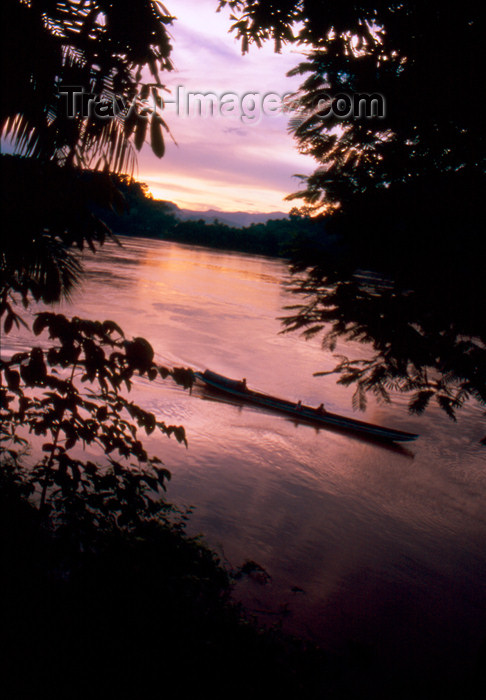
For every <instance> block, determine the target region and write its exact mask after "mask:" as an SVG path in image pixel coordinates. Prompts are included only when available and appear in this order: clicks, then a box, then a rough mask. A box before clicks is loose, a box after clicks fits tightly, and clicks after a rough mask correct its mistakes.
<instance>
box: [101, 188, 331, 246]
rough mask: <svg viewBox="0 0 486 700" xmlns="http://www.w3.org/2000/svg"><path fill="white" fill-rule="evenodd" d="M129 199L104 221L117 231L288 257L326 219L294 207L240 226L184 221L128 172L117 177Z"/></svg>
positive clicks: (172, 207)
mask: <svg viewBox="0 0 486 700" xmlns="http://www.w3.org/2000/svg"><path fill="white" fill-rule="evenodd" d="M114 177H115V179H116V185H117V187H118V189H119V190H120V191H121V192H122V194H123V197H124V200H125V211H124V212H122V213H120V212H114V211H112V212H109V213H108V214H106V213H105V212H104V217H103V218H104V220H105V221H106V223H107V224H108V225H109V226H110V228H111V229H112V230H113V232H114V233H115V234H116V233H118V234H121V235H127V236H143V237H146V238H158V239H161V240H169V241H176V242H177V243H189V244H192V245H200V246H206V247H209V248H217V249H220V250H233V251H237V252H242V253H253V254H256V255H268V256H270V257H278V258H286V257H289V256H290V255H291V253H292V250H293V248H294V245H295V244H296V243H297V242H298V241H301V240H302V238H303V237H306V238H307V237H309V236H311V237H316V236H322V222H318V221H317V220H316V219H311V218H310V217H307V216H305V215H302V214H300V213H297V211H295V212H294V211H293V212H291V214H290V216H289V217H288V218H282V219H270V220H269V221H266V222H265V223H259V224H251V225H250V226H244V227H238V226H229V225H228V224H226V223H224V222H222V221H218V220H217V219H216V220H215V221H213V222H210V221H206V220H204V219H198V220H186V221H182V220H181V219H180V218H179V217H178V216H177V210H176V209H175V208H174V206H173V205H172V204H171V202H166V201H163V200H157V199H154V198H153V197H152V195H151V194H150V193H149V190H148V187H147V186H146V185H145V184H144V183H142V182H138V181H136V180H134V179H133V178H131V177H129V176H126V175H117V176H114Z"/></svg>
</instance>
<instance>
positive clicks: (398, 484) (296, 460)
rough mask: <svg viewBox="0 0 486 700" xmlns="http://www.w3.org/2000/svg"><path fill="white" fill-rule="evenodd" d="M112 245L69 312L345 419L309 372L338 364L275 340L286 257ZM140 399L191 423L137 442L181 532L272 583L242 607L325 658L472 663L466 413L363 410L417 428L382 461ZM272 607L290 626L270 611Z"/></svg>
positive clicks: (417, 664)
mask: <svg viewBox="0 0 486 700" xmlns="http://www.w3.org/2000/svg"><path fill="white" fill-rule="evenodd" d="M122 240H123V247H122V248H119V247H117V246H115V245H114V244H111V243H110V244H108V245H106V246H105V247H104V249H103V250H102V251H101V252H100V253H99V254H98V255H96V256H95V257H93V256H91V255H90V256H86V266H87V271H88V274H87V276H86V279H85V281H84V284H83V287H82V288H81V289H80V290H79V291H78V292H76V294H75V295H74V298H73V301H72V304H71V305H70V306H68V305H66V304H64V305H63V306H62V308H63V311H64V312H66V313H70V314H73V315H74V314H76V315H79V316H86V317H92V318H98V319H99V320H104V319H105V318H110V319H112V320H115V321H117V322H119V323H120V325H122V327H123V328H124V330H125V332H126V333H127V334H128V335H132V336H137V335H142V336H145V337H146V338H148V339H149V340H150V341H151V343H152V345H153V347H154V349H155V351H156V357H157V360H158V361H160V362H163V363H167V364H170V365H183V366H190V367H193V368H195V369H201V370H204V369H205V368H210V369H212V370H214V371H216V372H220V373H222V374H225V375H227V376H230V377H233V378H242V377H246V378H247V382H248V385H249V386H250V387H252V388H258V389H260V390H263V391H267V392H270V393H273V394H276V395H279V396H281V397H284V398H288V399H292V400H298V399H301V400H302V401H303V402H306V403H310V404H315V405H318V404H319V403H320V402H321V401H324V402H325V404H326V407H327V408H328V409H329V410H331V411H335V412H339V413H343V414H347V415H355V416H356V414H355V413H353V411H352V409H351V390H349V389H345V388H343V387H339V386H337V385H336V383H335V379H334V378H332V377H326V378H315V377H313V372H316V371H319V370H325V369H330V368H331V367H332V366H334V364H335V360H334V358H333V357H332V355H331V354H330V353H329V352H324V351H323V350H322V349H321V348H320V346H319V342H318V340H314V341H312V342H307V341H305V340H304V339H303V338H302V337H299V336H298V335H295V334H285V335H282V334H280V333H279V331H280V330H281V325H280V322H279V321H278V320H277V317H278V316H280V315H282V307H283V306H284V305H285V304H288V303H292V302H294V299H292V298H290V297H289V296H288V295H286V293H285V292H284V291H283V289H282V285H281V282H282V280H283V279H284V277H285V274H286V269H285V265H284V263H283V262H281V261H276V260H271V259H267V258H263V257H252V256H245V255H241V254H230V253H225V252H221V251H210V250H206V249H202V248H195V247H190V246H182V245H177V244H173V243H167V242H160V241H153V240H145V239H130V238H124V239H122ZM338 351H339V348H338ZM348 352H350V354H353V353H354V354H355V355H356V356H357V353H359V352H363V350H361V349H360V348H351V349H350V350H349V349H348ZM135 393H136V398H137V400H138V401H139V402H140V403H141V404H142V405H143V406H144V407H146V408H148V409H150V410H152V411H154V412H155V413H156V414H157V415H158V416H159V417H160V418H163V419H164V420H165V421H166V422H168V423H177V424H183V425H184V426H185V428H186V431H187V435H188V440H189V447H188V449H187V450H186V449H185V448H184V447H181V446H179V445H178V444H177V443H175V441H173V440H168V439H167V438H164V437H160V438H151V439H150V443H149V446H150V448H151V449H152V450H153V451H155V452H156V453H157V454H158V455H159V456H160V457H161V458H162V459H163V460H164V462H165V464H166V466H167V467H168V468H169V469H170V470H171V472H172V474H173V478H172V481H171V483H170V486H169V498H170V499H171V500H173V501H174V502H176V503H184V504H187V505H194V506H195V510H194V514H193V516H192V518H191V523H190V529H191V531H192V532H202V533H204V535H205V538H206V540H207V541H208V542H209V543H210V544H211V545H212V546H213V547H215V548H216V549H217V550H218V551H219V552H220V554H221V556H222V557H223V558H224V559H226V560H227V561H229V562H230V563H231V564H233V565H237V564H241V563H242V562H243V561H244V560H245V559H253V560H255V561H257V562H258V563H259V564H260V565H261V566H263V567H264V568H265V569H266V570H267V572H268V573H269V574H270V576H271V581H270V583H269V584H267V585H266V586H262V585H259V584H258V582H256V581H248V582H246V583H244V584H243V585H241V586H240V590H239V594H240V595H241V596H242V598H243V599H244V600H245V602H246V603H247V604H248V605H249V607H250V608H251V609H253V610H255V611H260V612H261V611H264V612H263V615H264V616H266V619H268V620H269V621H271V622H272V621H275V620H281V621H282V623H283V625H284V627H285V628H286V629H289V630H291V631H294V632H298V633H301V634H305V635H307V636H308V637H310V638H312V639H315V640H317V641H319V642H321V643H324V644H326V645H330V646H332V647H334V648H339V646H340V645H345V644H347V643H348V642H349V641H353V642H357V643H359V644H363V645H365V646H366V648H368V649H370V650H372V652H373V654H376V655H377V658H379V659H380V663H381V664H386V663H387V662H388V661H389V662H390V663H392V664H395V665H396V664H402V666H403V669H404V672H408V671H406V670H407V669H408V670H410V669H411V668H413V669H420V668H421V669H422V670H423V669H425V670H426V671H428V672H430V673H431V674H433V673H437V672H439V673H441V674H444V675H445V676H446V677H447V675H448V674H451V676H453V675H454V674H455V673H461V672H462V671H463V670H464V669H467V668H470V667H471V665H472V664H473V663H474V660H475V658H476V656H477V652H478V649H479V647H480V643H481V641H482V639H484V638H485V636H486V634H485V623H486V615H485V602H486V591H485V573H486V553H485V549H486V548H485V544H486V507H485V495H486V460H485V455H486V452H485V449H484V448H481V447H480V446H479V445H478V440H479V439H480V438H481V437H482V431H481V424H480V423H481V421H480V411H479V409H478V408H475V407H473V406H471V407H468V408H466V409H465V410H464V411H462V412H461V413H460V415H459V421H458V422H457V423H453V422H451V421H450V419H448V418H447V417H446V416H445V415H444V414H443V413H442V412H440V411H439V410H438V409H435V408H432V409H431V410H429V411H428V412H427V413H426V415H425V417H422V418H417V417H411V416H409V415H408V413H407V410H406V399H405V398H404V397H398V398H397V399H396V400H395V401H394V403H393V404H392V405H391V406H380V405H377V404H376V403H373V402H371V403H370V406H369V408H368V410H367V412H366V413H365V414H364V416H363V414H359V415H358V416H356V417H358V418H364V419H365V420H368V421H372V422H377V423H382V424H384V425H389V426H392V427H397V428H399V429H402V430H409V431H411V432H417V433H420V438H419V440H418V441H417V442H416V443H412V444H411V446H410V448H407V449H408V451H407V450H405V451H404V452H399V451H397V452H394V451H391V450H388V449H385V448H383V447H380V446H377V445H375V444H370V443H368V442H366V441H362V440H359V439H355V438H352V437H350V436H348V435H344V434H339V433H336V432H332V431H329V430H325V429H319V430H316V429H315V428H313V427H311V426H307V425H302V424H300V425H297V424H296V423H295V422H293V421H292V420H289V419H287V418H286V417H285V416H281V415H277V414H272V413H267V412H265V411H263V410H260V409H258V408H256V407H250V406H241V405H238V404H232V403H228V402H224V401H216V400H214V399H213V398H212V397H211V396H210V395H209V394H207V393H206V392H204V391H203V390H195V391H193V393H192V395H191V394H189V392H187V391H184V390H183V389H181V388H180V387H178V386H176V385H174V384H173V383H172V382H171V381H170V380H167V381H165V382H162V381H158V382H156V383H149V382H148V381H145V380H138V382H137V386H136V391H135ZM292 589H294V590H292ZM297 589H298V590H297ZM282 608H284V609H285V608H286V609H287V610H288V611H289V614H288V615H286V616H284V617H282V616H278V615H275V613H276V612H278V611H279V610H282ZM265 611H266V612H265ZM417 672H418V671H417Z"/></svg>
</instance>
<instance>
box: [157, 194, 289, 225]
mask: <svg viewBox="0 0 486 700" xmlns="http://www.w3.org/2000/svg"><path fill="white" fill-rule="evenodd" d="M158 201H162V200H158ZM164 204H166V205H167V206H168V207H170V209H171V213H173V214H174V216H176V217H177V218H178V219H180V220H181V221H199V220H200V219H203V221H207V222H208V223H214V222H215V221H216V220H218V221H219V222H220V223H222V224H226V225H227V226H236V227H238V228H239V227H242V226H250V225H251V224H264V223H266V222H267V221H269V220H270V219H288V216H289V215H288V214H287V213H285V212H283V211H272V212H268V213H266V214H264V213H261V212H247V211H218V210H217V209H208V210H207V211H194V210H192V209H181V208H180V207H179V206H177V204H174V202H170V201H164Z"/></svg>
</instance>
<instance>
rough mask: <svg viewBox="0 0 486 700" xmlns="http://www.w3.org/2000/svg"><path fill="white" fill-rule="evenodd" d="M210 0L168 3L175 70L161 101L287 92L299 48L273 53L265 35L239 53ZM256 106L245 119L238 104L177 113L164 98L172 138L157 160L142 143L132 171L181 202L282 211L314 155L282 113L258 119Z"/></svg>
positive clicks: (157, 192)
mask: <svg viewBox="0 0 486 700" xmlns="http://www.w3.org/2000/svg"><path fill="white" fill-rule="evenodd" d="M216 7H217V0H185V2H182V3H174V6H172V5H171V4H170V3H168V9H169V11H171V12H172V13H173V14H174V15H175V16H176V17H177V21H176V22H175V23H174V26H173V27H172V29H171V35H172V37H173V47H174V50H173V54H172V58H173V62H174V65H175V70H174V71H173V72H172V73H168V74H166V76H165V78H166V83H167V87H168V88H170V90H171V93H170V94H167V100H171V99H174V98H175V97H176V95H177V94H179V95H180V96H182V95H187V93H188V92H190V91H193V92H213V93H216V94H217V95H218V96H219V95H220V94H222V93H229V92H231V93H235V94H236V95H237V96H238V99H241V96H243V95H244V94H245V93H248V92H253V93H258V97H257V98H256V99H257V107H259V106H260V104H261V99H262V96H263V95H265V94H266V93H269V92H271V93H276V94H278V95H284V94H286V93H289V92H292V90H294V89H295V88H296V87H297V86H298V85H299V83H300V82H301V79H300V78H297V79H296V78H292V79H290V78H287V77H286V73H287V71H288V70H290V69H291V68H293V67H294V66H295V65H296V64H297V63H298V62H299V60H300V59H301V58H302V56H301V54H299V53H298V49H296V48H293V49H292V50H291V49H289V48H284V50H283V52H282V53H281V54H275V53H274V51H273V44H272V43H271V42H269V43H268V45H266V46H264V47H263V48H262V49H258V48H257V47H251V49H250V53H249V54H246V55H245V56H242V54H241V46H240V42H239V41H238V40H236V39H235V37H234V36H233V35H230V34H228V29H229V26H230V23H231V22H230V19H229V13H228V12H221V13H219V14H218V13H216V12H215V8H216ZM178 88H179V93H178ZM248 99H249V98H247V102H246V104H247V105H248V106H251V101H248ZM247 111H248V110H247ZM258 111H260V112H261V110H257V111H255V113H254V116H253V117H251V116H250V118H249V119H246V120H245V119H242V116H244V115H243V113H242V112H241V110H235V111H234V113H233V114H231V115H228V114H225V115H221V114H219V115H215V116H205V117H204V116H198V115H195V114H194V113H193V114H192V115H190V114H187V113H186V110H183V109H179V114H177V113H176V106H175V104H167V105H166V108H165V110H164V112H165V113H164V115H163V116H164V119H165V121H166V122H167V123H168V125H169V127H170V129H171V131H172V134H173V136H174V139H175V141H176V142H177V145H176V144H174V142H173V141H172V140H171V139H170V137H167V140H166V154H165V156H164V157H163V158H162V160H159V159H158V158H156V157H155V156H154V155H153V154H152V153H151V151H150V147H149V146H148V145H146V146H145V147H144V149H143V150H142V152H141V154H140V156H139V173H138V178H139V179H140V180H143V181H144V182H146V183H147V184H148V185H149V187H150V190H151V192H152V193H153V195H154V196H155V197H156V198H158V199H169V200H171V201H174V202H176V204H178V205H179V206H181V207H184V208H188V209H209V208H211V209H212V208H214V209H221V210H223V211H236V210H238V211H259V212H270V211H288V210H289V209H290V208H291V207H292V206H295V202H285V201H283V200H284V197H285V196H286V195H287V194H289V193H291V192H295V191H296V190H297V189H299V180H298V179H297V178H295V177H293V176H294V175H295V174H296V173H302V174H307V173H310V172H312V170H313V169H314V167H313V161H312V159H311V158H309V157H306V156H303V155H301V154H299V153H298V152H297V149H296V145H295V142H294V140H293V138H292V137H291V136H290V135H289V134H288V133H287V123H288V118H289V116H288V115H285V114H279V115H276V114H273V115H268V116H265V115H261V117H260V118H258ZM248 113H249V112H248ZM245 121H246V123H245ZM249 122H250V123H249Z"/></svg>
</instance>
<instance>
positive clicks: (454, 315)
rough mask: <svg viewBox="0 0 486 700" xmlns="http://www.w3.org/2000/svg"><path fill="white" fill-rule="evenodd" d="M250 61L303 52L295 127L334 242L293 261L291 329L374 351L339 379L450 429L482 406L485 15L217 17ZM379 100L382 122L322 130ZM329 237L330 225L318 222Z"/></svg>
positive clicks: (243, 7)
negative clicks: (360, 99) (403, 401)
mask: <svg viewBox="0 0 486 700" xmlns="http://www.w3.org/2000/svg"><path fill="white" fill-rule="evenodd" d="M221 4H222V5H229V6H231V8H232V9H233V10H234V11H235V17H234V25H233V29H234V31H236V33H237V35H238V36H240V37H241V38H242V41H243V50H247V49H248V47H249V44H250V43H251V42H255V43H256V44H258V45H259V44H260V43H261V42H262V41H263V40H266V39H269V38H274V40H275V44H276V49H277V50H278V49H279V47H280V46H281V44H282V42H297V41H299V42H301V43H302V44H304V46H305V47H309V51H308V55H307V59H306V60H305V61H304V62H302V63H301V64H300V65H299V66H298V67H297V68H296V69H295V70H294V71H293V73H295V74H300V75H303V76H304V75H305V76H306V79H305V81H304V82H303V84H302V85H301V87H300V90H299V91H298V93H297V94H296V95H295V96H294V105H293V107H294V109H295V110H296V113H295V114H294V115H293V118H292V119H291V121H290V127H291V130H292V132H293V133H294V135H295V137H296V139H297V142H298V146H299V149H300V150H301V151H302V152H303V153H307V154H310V155H312V156H313V157H314V158H315V160H316V162H317V165H318V167H317V170H316V171H315V172H314V173H313V174H312V175H311V176H310V177H308V178H305V180H306V182H305V185H306V186H305V189H303V190H302V191H301V192H299V193H296V194H295V195H292V196H291V197H292V198H294V197H295V198H303V199H304V201H305V203H306V210H307V211H309V210H310V211H311V212H314V213H321V214H323V215H324V216H323V218H322V219H321V220H322V221H323V222H324V221H325V226H326V229H325V233H324V231H323V233H322V236H321V237H320V238H319V236H316V237H314V240H313V241H312V240H309V239H307V240H306V242H305V244H304V245H303V246H301V248H300V250H298V249H295V257H294V259H293V262H292V270H293V272H294V273H295V274H297V275H298V276H297V277H296V279H295V283H294V284H293V285H292V287H291V288H292V289H293V291H295V292H296V293H297V294H299V295H303V296H304V299H303V301H302V302H301V303H298V304H296V305H295V307H294V308H293V309H292V315H290V316H287V317H286V318H285V319H284V323H285V326H286V328H287V329H289V330H304V331H305V333H307V334H308V335H315V334H317V333H320V332H323V333H324V344H325V345H326V346H328V347H334V344H335V342H336V341H337V340H338V339H339V338H342V339H345V340H352V339H354V340H359V341H361V342H363V343H367V344H369V345H371V347H372V348H373V350H374V351H375V352H374V356H373V357H372V359H366V360H358V361H357V362H352V361H349V360H348V359H347V358H342V361H340V363H339V364H338V366H337V367H336V370H335V371H336V372H338V373H339V375H340V377H341V378H340V381H341V382H342V383H344V384H346V385H348V384H355V385H356V393H355V398H354V401H355V404H356V405H359V406H360V407H364V405H365V403H366V401H365V399H366V392H367V391H373V392H375V393H376V394H377V395H378V396H379V397H381V398H384V399H385V400H386V399H388V398H389V396H390V392H392V391H393V390H399V391H405V392H411V400H410V408H411V410H412V411H414V412H417V413H420V412H422V411H423V410H424V409H425V407H426V406H427V404H428V403H429V401H430V399H431V398H432V397H435V398H436V399H437V401H438V403H439V405H440V406H441V408H443V409H444V410H445V411H446V412H447V413H448V414H449V415H450V416H451V417H454V416H455V412H456V409H457V408H460V407H461V406H462V405H463V404H464V402H465V401H466V400H467V399H468V398H474V399H475V400H477V401H479V403H480V404H482V405H484V402H485V397H486V376H485V372H484V368H485V366H486V361H485V360H486V333H485V326H484V318H486V313H485V308H484V284H483V279H482V276H483V272H482V270H483V262H482V261H483V260H484V259H485V244H484V234H483V231H484V206H483V202H482V199H483V192H484V184H485V180H484V166H485V149H484V145H485V140H484V130H483V128H482V125H481V107H480V100H478V99H476V97H475V96H476V95H477V86H478V85H479V84H480V83H481V76H482V70H483V68H482V66H483V64H484V42H483V41H482V39H481V31H482V22H481V16H480V8H479V6H477V5H476V4H475V3H472V2H466V3H462V4H461V5H460V6H457V7H455V6H454V7H453V6H452V5H448V4H447V3H442V2H432V3H413V2H397V3H394V2H392V3H389V2H361V3H354V2H340V3H327V2H326V3H324V2H322V1H321V0H309V1H302V2H297V3H294V2H273V1H272V0H247V1H246V2H245V1H244V0H242V1H241V2H240V1H237V2H223V3H221ZM343 93H345V94H348V95H351V96H352V95H355V94H359V93H367V94H373V93H374V94H376V93H378V94H380V95H382V96H383V98H384V100H385V103H386V110H385V114H384V116H383V117H376V116H375V117H369V118H366V117H364V116H363V115H362V114H361V115H357V114H353V113H351V114H350V115H348V116H346V117H344V118H342V117H339V116H336V114H335V113H334V114H332V113H331V114H330V115H327V114H326V113H325V112H326V110H324V111H323V104H322V103H321V105H319V100H324V102H325V104H324V107H325V108H327V107H328V106H329V105H330V104H331V103H332V104H334V105H336V102H337V99H338V97H339V95H340V94H343ZM323 226H324V223H323Z"/></svg>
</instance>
